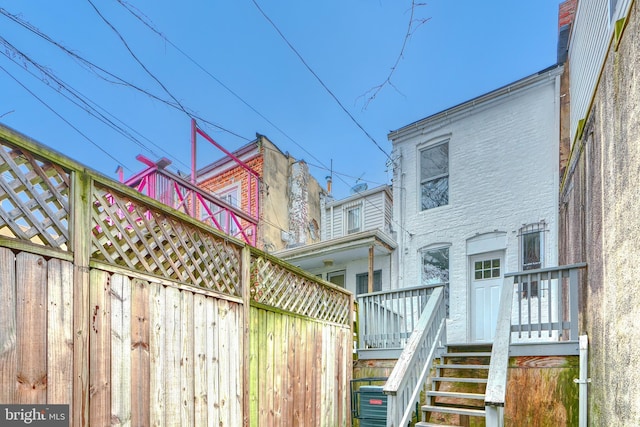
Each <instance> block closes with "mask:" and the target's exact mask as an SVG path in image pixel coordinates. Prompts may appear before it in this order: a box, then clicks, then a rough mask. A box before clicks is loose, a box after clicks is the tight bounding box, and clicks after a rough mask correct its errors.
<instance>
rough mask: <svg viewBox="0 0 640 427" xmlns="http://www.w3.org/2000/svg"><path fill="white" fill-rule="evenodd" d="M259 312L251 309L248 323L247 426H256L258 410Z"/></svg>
mask: <svg viewBox="0 0 640 427" xmlns="http://www.w3.org/2000/svg"><path fill="white" fill-rule="evenodd" d="M259 312H260V310H259V309H258V308H255V307H251V314H250V323H251V343H250V344H251V345H250V348H251V349H250V351H251V354H250V355H249V362H250V364H251V368H250V372H249V393H250V396H249V408H250V409H249V425H252V426H253V425H258V420H259V408H260V390H259V385H260V381H259V377H260V359H259V358H260V340H259V333H260V322H259V317H260V315H259Z"/></svg>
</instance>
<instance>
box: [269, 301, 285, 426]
mask: <svg viewBox="0 0 640 427" xmlns="http://www.w3.org/2000/svg"><path fill="white" fill-rule="evenodd" d="M285 325H286V316H283V315H282V314H281V313H275V314H274V315H273V386H272V389H271V390H272V394H273V424H272V425H274V426H279V425H282V408H283V404H284V402H283V396H282V379H283V374H284V373H286V371H285V369H286V365H284V363H286V361H287V359H286V355H285V357H283V349H284V347H283V345H282V344H283V338H284V337H283V333H282V331H283V327H284V326H285ZM283 365H284V366H283Z"/></svg>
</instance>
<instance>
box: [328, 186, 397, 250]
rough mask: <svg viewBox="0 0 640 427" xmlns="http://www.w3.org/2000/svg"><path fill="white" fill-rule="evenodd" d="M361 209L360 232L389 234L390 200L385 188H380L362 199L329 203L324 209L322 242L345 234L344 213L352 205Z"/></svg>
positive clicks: (352, 198) (356, 198)
mask: <svg viewBox="0 0 640 427" xmlns="http://www.w3.org/2000/svg"><path fill="white" fill-rule="evenodd" d="M358 204H359V205H360V206H361V209H362V230H361V231H369V230H376V229H379V230H382V231H385V232H389V230H388V228H389V224H390V223H391V215H392V210H391V205H392V203H391V200H390V198H389V196H388V193H387V191H386V190H385V188H383V187H381V188H379V189H378V190H377V191H376V189H372V190H369V191H368V192H365V193H364V194H363V195H362V197H354V196H352V197H349V198H347V199H344V200H340V201H337V202H333V203H330V204H329V206H327V207H326V209H325V218H326V227H325V228H324V230H323V234H322V236H323V237H322V238H323V240H330V239H336V238H338V237H343V236H345V234H346V229H345V226H346V224H345V221H346V220H345V211H346V209H347V208H349V207H352V206H354V205H358Z"/></svg>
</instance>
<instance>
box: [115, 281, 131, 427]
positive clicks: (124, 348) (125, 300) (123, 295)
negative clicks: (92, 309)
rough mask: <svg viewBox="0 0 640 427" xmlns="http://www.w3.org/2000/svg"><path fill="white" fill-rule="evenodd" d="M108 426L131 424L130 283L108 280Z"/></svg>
mask: <svg viewBox="0 0 640 427" xmlns="http://www.w3.org/2000/svg"><path fill="white" fill-rule="evenodd" d="M110 297H111V298H110V299H111V424H112V425H118V426H129V425H131V421H132V420H131V400H132V396H131V386H132V384H131V372H132V370H131V359H132V354H131V353H132V348H131V319H132V317H131V280H130V279H129V278H128V277H127V276H123V275H121V274H114V275H113V276H112V277H111V295H110Z"/></svg>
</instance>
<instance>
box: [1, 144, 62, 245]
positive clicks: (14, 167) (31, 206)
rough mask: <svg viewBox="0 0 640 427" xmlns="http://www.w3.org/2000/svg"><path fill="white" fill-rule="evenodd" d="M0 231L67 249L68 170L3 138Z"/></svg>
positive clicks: (41, 243)
mask: <svg viewBox="0 0 640 427" xmlns="http://www.w3.org/2000/svg"><path fill="white" fill-rule="evenodd" d="M0 235H2V236H6V237H11V238H15V239H20V240H27V241H30V242H31V243H36V244H39V245H43V246H50V247H53V248H56V249H62V250H68V247H67V242H68V241H69V173H68V172H66V171H65V170H63V169H62V168H61V167H60V166H58V165H55V164H53V163H51V162H48V161H43V160H41V159H39V158H36V157H35V156H34V155H33V154H31V153H29V152H27V151H23V150H21V149H19V148H16V147H13V146H11V145H8V144H5V143H4V142H3V141H0Z"/></svg>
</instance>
